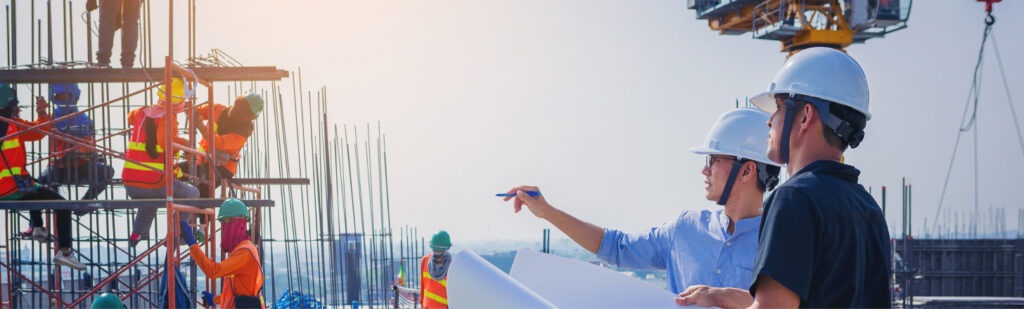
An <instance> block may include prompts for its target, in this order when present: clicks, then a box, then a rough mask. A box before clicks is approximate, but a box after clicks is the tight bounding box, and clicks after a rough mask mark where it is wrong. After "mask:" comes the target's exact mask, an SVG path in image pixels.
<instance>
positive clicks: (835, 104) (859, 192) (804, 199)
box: [749, 47, 892, 308]
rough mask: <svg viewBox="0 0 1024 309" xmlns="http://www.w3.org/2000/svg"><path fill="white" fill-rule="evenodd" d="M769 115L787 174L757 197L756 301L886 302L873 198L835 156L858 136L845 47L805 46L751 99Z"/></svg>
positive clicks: (863, 115) (864, 110)
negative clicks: (760, 206)
mask: <svg viewBox="0 0 1024 309" xmlns="http://www.w3.org/2000/svg"><path fill="white" fill-rule="evenodd" d="M751 102H752V103H754V105H756V106H757V107H758V108H760V109H762V110H764V111H766V112H770V113H773V114H772V118H771V120H770V121H769V122H768V126H769V127H770V128H771V134H770V135H771V137H770V138H769V140H768V158H769V159H771V160H772V161H775V162H779V163H784V164H788V166H787V167H786V169H787V172H788V173H789V175H790V177H791V178H790V179H789V180H788V181H786V183H785V184H783V185H781V186H779V188H778V189H777V190H775V192H773V193H772V194H771V196H770V197H769V198H768V200H767V201H765V203H764V205H765V206H764V211H765V216H764V218H763V219H762V220H763V221H762V224H761V238H760V241H759V249H758V253H757V261H756V262H755V264H754V273H755V278H754V280H753V281H752V282H751V284H750V285H749V288H750V294H751V295H753V296H754V302H753V304H752V305H753V306H755V307H762V306H763V307H772V308H775V307H780V308H795V307H797V306H799V307H815V308H822V307H829V308H833V307H890V306H892V304H891V301H890V298H889V291H890V288H889V277H890V275H891V270H890V261H891V259H892V252H891V251H890V248H889V232H888V229H887V225H886V223H885V216H884V215H883V214H882V211H881V209H880V208H879V207H878V204H877V203H875V201H874V199H873V198H872V197H871V195H870V194H869V193H868V192H867V191H866V190H864V187H863V186H861V185H860V184H858V183H857V177H858V176H859V175H860V171H858V170H857V169H856V168H854V167H853V166H849V165H845V164H843V163H841V162H842V161H843V152H844V151H845V150H846V149H847V147H853V148H856V147H857V146H858V145H860V142H861V141H862V140H863V138H864V128H865V126H866V124H867V120H868V119H869V118H870V117H871V114H870V113H868V85H867V78H866V77H865V75H864V71H863V70H862V69H861V67H860V65H859V64H857V62H856V61H855V60H853V58H851V57H850V56H849V55H847V54H845V53H843V52H840V51H837V50H834V49H831V48H824V47H816V48H808V49H805V50H803V51H800V52H798V53H797V54H795V55H793V56H792V57H790V58H789V60H787V61H786V63H785V64H784V65H783V67H782V69H781V70H779V72H778V74H776V76H775V80H774V81H773V82H772V84H771V88H770V89H769V91H768V92H765V93H763V94H760V95H758V96H756V97H754V98H753V99H751Z"/></svg>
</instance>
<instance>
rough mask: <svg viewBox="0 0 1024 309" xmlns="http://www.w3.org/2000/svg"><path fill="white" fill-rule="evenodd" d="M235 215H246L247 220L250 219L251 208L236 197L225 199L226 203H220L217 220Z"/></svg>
mask: <svg viewBox="0 0 1024 309" xmlns="http://www.w3.org/2000/svg"><path fill="white" fill-rule="evenodd" d="M234 217H244V218H245V219H246V220H249V208H248V207H245V203H242V201H240V200H238V199H235V198H229V199H226V200H224V203H221V204H220V211H219V212H217V220H224V219H227V218H234Z"/></svg>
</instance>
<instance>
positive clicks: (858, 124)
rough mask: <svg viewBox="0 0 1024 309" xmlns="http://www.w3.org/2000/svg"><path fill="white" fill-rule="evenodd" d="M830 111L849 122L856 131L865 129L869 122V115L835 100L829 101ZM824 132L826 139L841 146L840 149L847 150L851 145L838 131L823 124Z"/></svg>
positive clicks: (837, 146)
mask: <svg viewBox="0 0 1024 309" xmlns="http://www.w3.org/2000/svg"><path fill="white" fill-rule="evenodd" d="M828 110H829V113H831V114H832V115H835V116H836V117H839V119H841V120H843V121H846V122H849V123H850V127H852V128H853V129H854V130H856V131H861V132H863V131H864V127H866V126H867V124H868V117H867V115H864V113H861V112H859V111H857V110H855V109H852V108H850V107H849V106H846V105H842V104H837V103H834V102H829V103H828ZM822 131H823V132H822V133H823V134H825V141H826V142H828V144H829V145H832V146H833V147H836V148H839V150H842V151H846V149H847V148H849V147H850V143H849V142H847V140H846V139H843V138H840V137H839V135H838V134H836V132H834V131H832V129H831V128H829V127H828V126H822Z"/></svg>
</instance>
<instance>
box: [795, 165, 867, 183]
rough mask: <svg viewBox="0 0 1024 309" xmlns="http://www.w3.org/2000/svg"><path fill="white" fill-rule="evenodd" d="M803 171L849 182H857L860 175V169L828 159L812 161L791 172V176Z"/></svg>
mask: <svg viewBox="0 0 1024 309" xmlns="http://www.w3.org/2000/svg"><path fill="white" fill-rule="evenodd" d="M803 173H821V174H828V175H832V176H835V177H838V178H839V179H842V180H846V181H849V182H857V177H858V176H860V170H858V169H857V168H855V167H853V166H852V165H846V164H843V163H839V162H836V161H830V160H818V161H814V163H811V164H808V165H807V166H804V168H802V169H800V171H798V172H796V174H793V177H792V178H796V177H797V176H799V175H800V174H803ZM792 178H790V179H792Z"/></svg>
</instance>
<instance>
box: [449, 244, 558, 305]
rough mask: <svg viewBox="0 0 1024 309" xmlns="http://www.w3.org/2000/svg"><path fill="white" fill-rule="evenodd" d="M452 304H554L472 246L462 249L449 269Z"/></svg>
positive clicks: (450, 301) (450, 299) (450, 303)
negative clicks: (483, 256) (478, 252)
mask: <svg viewBox="0 0 1024 309" xmlns="http://www.w3.org/2000/svg"><path fill="white" fill-rule="evenodd" d="M447 280H448V305H449V306H450V307H451V308H555V305H553V304H551V303H550V302H548V301H546V300H544V299H543V298H541V297H540V296H537V294H536V293H534V292H533V291H530V289H529V288H527V287H525V286H523V285H522V284H521V283H519V282H516V281H515V280H513V279H512V277H509V275H507V274H505V273H504V272H502V271H501V270H500V269H498V268H497V267H494V265H491V263H488V262H487V261H486V260H484V259H483V258H481V257H480V256H479V255H477V254H476V253H475V252H473V251H471V250H462V252H459V253H458V254H456V255H455V257H454V258H453V259H452V266H451V268H450V269H448V279H447Z"/></svg>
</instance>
